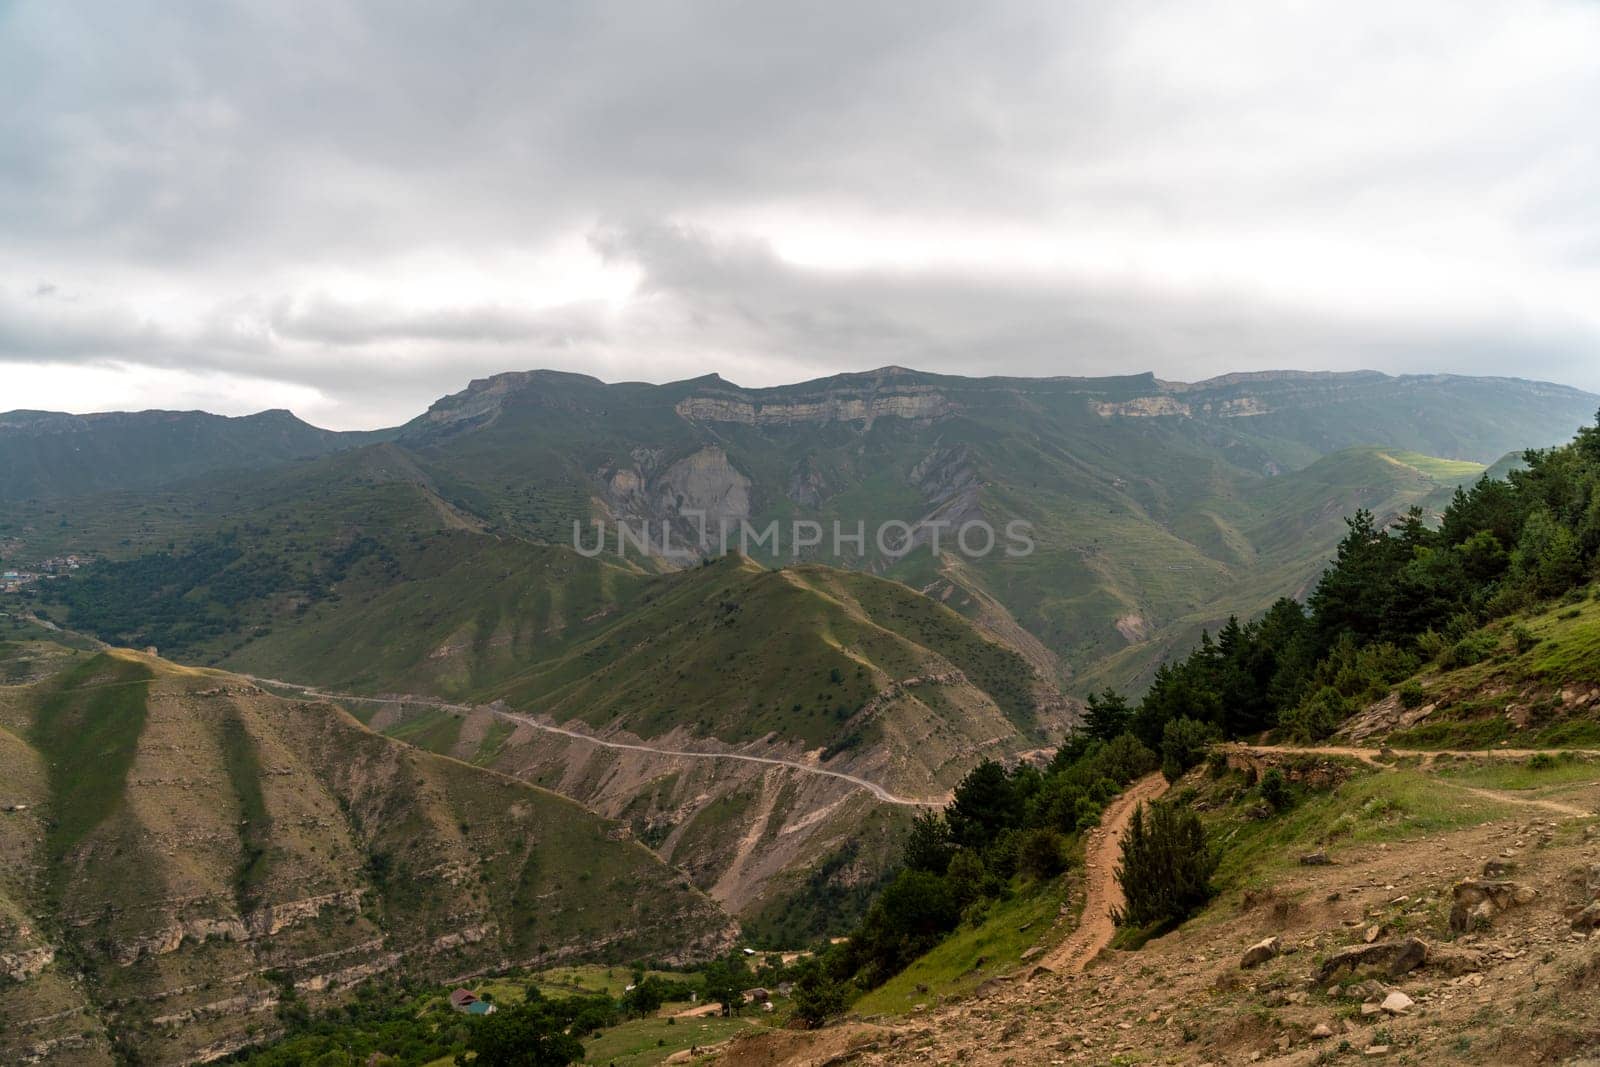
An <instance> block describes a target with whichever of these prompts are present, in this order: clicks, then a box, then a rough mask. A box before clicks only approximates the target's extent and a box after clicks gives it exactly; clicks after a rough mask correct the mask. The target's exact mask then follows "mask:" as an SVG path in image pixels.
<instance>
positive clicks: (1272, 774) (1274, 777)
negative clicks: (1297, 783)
mask: <svg viewBox="0 0 1600 1067" xmlns="http://www.w3.org/2000/svg"><path fill="white" fill-rule="evenodd" d="M1260 790H1261V799H1262V800H1265V801H1266V802H1267V803H1268V804H1271V805H1272V810H1274V811H1282V810H1283V809H1284V808H1287V807H1288V806H1289V803H1290V800H1291V799H1292V798H1291V797H1290V796H1289V782H1288V780H1287V779H1285V778H1284V777H1283V772H1282V771H1280V770H1278V768H1276V767H1273V768H1272V769H1270V770H1269V771H1267V773H1266V774H1263V775H1262V776H1261V786H1260Z"/></svg>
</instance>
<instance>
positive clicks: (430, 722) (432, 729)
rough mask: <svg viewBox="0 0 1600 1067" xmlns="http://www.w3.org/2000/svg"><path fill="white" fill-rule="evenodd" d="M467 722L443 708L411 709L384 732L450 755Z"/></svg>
mask: <svg viewBox="0 0 1600 1067" xmlns="http://www.w3.org/2000/svg"><path fill="white" fill-rule="evenodd" d="M464 721H465V720H464V719H463V718H462V717H461V716H460V715H457V714H456V713H454V712H450V711H444V710H442V709H440V708H408V709H406V712H405V715H404V716H403V717H402V718H401V719H400V721H399V722H396V723H394V724H393V725H392V726H390V727H389V728H388V729H387V730H385V731H384V734H385V735H386V736H388V737H392V738H394V739H395V740H396V741H405V742H407V743H408V744H413V745H416V746H417V747H418V748H425V749H427V750H428V751H429V752H438V753H440V754H442V755H449V754H450V752H451V751H452V750H453V749H454V748H455V747H456V741H457V739H459V738H460V736H461V725H462V723H463V722H464Z"/></svg>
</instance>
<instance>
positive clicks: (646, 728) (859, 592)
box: [230, 545, 1072, 929]
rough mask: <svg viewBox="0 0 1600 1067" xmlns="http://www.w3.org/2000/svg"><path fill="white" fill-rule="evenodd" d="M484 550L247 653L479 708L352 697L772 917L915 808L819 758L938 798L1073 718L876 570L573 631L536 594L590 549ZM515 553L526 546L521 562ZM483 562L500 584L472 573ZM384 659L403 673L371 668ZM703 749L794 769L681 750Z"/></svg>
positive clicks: (698, 596) (660, 603)
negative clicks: (628, 832)
mask: <svg viewBox="0 0 1600 1067" xmlns="http://www.w3.org/2000/svg"><path fill="white" fill-rule="evenodd" d="M491 558H492V559H493V560H494V561H495V562H494V563H493V564H492V565H491V564H490V563H489V562H488V561H486V560H484V559H477V558H474V559H469V560H466V561H463V562H462V563H461V564H460V566H458V567H457V568H451V569H447V570H445V571H444V572H442V573H440V574H439V575H437V576H434V577H432V578H428V579H425V580H421V581H419V582H417V583H413V584H408V585H405V586H402V587H398V588H396V589H392V590H382V589H379V590H376V591H374V593H373V595H372V596H371V597H370V599H366V600H361V599H359V598H357V597H355V596H347V597H344V598H342V599H341V600H340V601H339V602H338V603H337V604H327V605H320V606H319V607H318V608H316V609H314V610H313V611H312V612H309V613H308V615H307V620H306V623H305V625H304V626H303V627H302V628H300V629H298V630H296V631H294V632H293V633H291V634H287V635H285V636H283V637H282V638H268V639H265V640H262V641H259V642H256V643H254V644H253V645H251V646H249V647H247V648H246V650H244V652H242V653H241V654H240V655H238V656H236V657H235V658H234V659H232V660H230V664H231V665H232V666H234V667H235V668H236V669H240V670H245V671H249V672H251V673H255V674H261V675H265V676H267V677H278V678H281V677H283V676H284V675H285V674H287V673H290V672H296V671H297V672H298V677H297V678H296V679H295V680H306V681H311V682H315V683H317V684H318V685H321V686H324V687H326V688H328V689H330V690H335V691H342V692H357V693H369V694H374V693H388V694H396V693H400V694H406V693H410V694H438V695H444V696H446V697H448V698H449V699H451V700H454V701H459V702H461V703H463V704H465V705H470V706H472V707H473V708H475V709H476V710H473V711H471V712H470V713H467V714H463V713H462V711H460V710H446V709H441V708H438V707H434V706H429V705H427V704H424V703H422V702H420V701H414V702H412V703H411V705H410V706H409V707H408V706H407V705H406V703H404V702H400V703H396V704H389V705H373V704H361V703H353V704H352V705H351V706H352V707H353V708H356V709H357V710H358V713H360V714H362V715H364V716H368V717H369V721H370V723H371V724H372V725H373V726H374V727H375V728H377V729H380V730H383V731H385V732H388V733H391V734H393V735H395V736H400V737H404V738H405V739H407V740H410V741H412V742H414V743H416V744H421V745H425V746H427V747H429V748H432V749H434V750H435V751H439V752H446V753H449V754H452V755H454V756H456V757H458V758H461V759H464V760H469V761H473V762H477V763H480V764H483V765H486V766H490V767H494V768H496V769H498V770H503V771H506V772H508V773H512V774H515V775H517V776H518V777H521V778H525V779H528V780H531V781H535V782H537V783H539V784H541V785H544V786H547V787H549V788H552V789H555V790H557V791H559V792H561V793H563V794H565V795H567V796H571V797H574V798H576V799H578V800H580V801H582V802H583V803H585V804H587V805H589V806H591V807H593V808H595V809H596V810H598V811H600V812H602V813H604V814H606V815H608V816H611V817H613V818H618V819H624V820H627V821H629V822H630V823H631V824H632V826H633V827H634V830H635V832H636V833H637V834H638V836H639V837H640V838H641V839H643V840H646V841H649V842H650V843H652V845H654V847H656V848H657V849H658V850H659V851H660V852H661V854H662V855H663V856H664V857H665V858H667V859H669V860H671V861H672V862H674V863H677V864H680V865H682V866H683V867H684V868H685V869H686V870H689V871H690V872H691V873H692V875H693V877H694V878H695V881H696V883H697V884H698V885H699V886H701V887H702V888H704V889H706V890H707V891H708V892H710V893H711V894H712V895H713V896H714V897H716V898H717V899H718V900H719V901H721V902H723V903H724V904H725V905H726V906H728V907H729V908H730V909H732V910H733V911H735V912H736V913H738V914H740V915H741V916H744V917H746V918H750V919H752V921H754V922H755V923H756V925H757V926H758V927H759V926H760V925H761V918H760V917H761V916H768V917H772V916H775V915H777V913H779V912H781V911H783V910H784V908H785V907H786V906H787V905H786V904H785V903H784V902H785V901H786V900H788V899H789V898H790V897H791V896H792V895H793V894H794V893H796V892H799V891H800V890H802V889H804V890H805V894H804V895H806V896H807V897H808V898H810V897H812V896H813V895H814V893H815V891H816V890H818V889H819V888H820V889H821V890H822V891H823V896H824V897H826V896H827V895H828V894H829V893H832V894H835V895H837V894H844V895H846V896H852V897H859V896H860V895H861V892H862V890H863V887H866V886H870V885H871V884H872V883H873V882H874V881H875V880H876V879H877V878H878V877H879V876H880V875H881V873H882V872H883V870H884V869H885V867H886V865H887V861H888V857H889V856H890V855H891V854H892V853H893V851H894V848H895V847H896V843H897V835H898V833H899V830H900V829H901V828H902V827H903V825H904V824H905V822H906V821H907V819H908V817H909V814H910V811H911V810H912V809H911V808H910V807H908V806H906V805H896V804H892V803H891V804H885V803H884V801H883V799H882V798H881V797H880V796H877V795H875V794H874V793H872V792H871V791H870V790H864V789H862V788H861V787H859V786H857V785H855V784H852V783H851V782H850V781H849V780H848V779H846V778H841V777H834V776H830V775H821V774H815V773H807V771H806V770H805V769H804V768H808V767H817V768H821V769H827V770H830V771H834V772H838V773H839V774H847V775H852V776H855V777H858V778H863V779H865V780H867V781H870V782H872V783H875V784H877V785H879V786H881V787H883V788H884V789H885V790H888V791H892V792H893V793H894V794H896V795H900V796H904V797H908V798H933V799H938V798H942V797H943V796H944V794H946V793H947V792H948V790H949V789H950V787H952V786H953V785H954V784H955V783H956V782H957V781H958V780H959V779H960V778H961V776H962V775H963V774H965V773H966V771H967V770H969V769H970V768H971V767H972V766H973V765H974V764H975V763H977V762H978V761H979V760H980V759H982V758H983V757H985V756H994V757H1006V756H1010V755H1014V754H1016V753H1018V752H1021V751H1024V750H1028V749H1035V748H1040V747H1044V746H1046V745H1048V744H1049V743H1050V742H1051V741H1052V740H1054V739H1057V738H1059V737H1060V736H1061V734H1062V733H1063V731H1064V730H1065V728H1066V726H1067V724H1068V722H1069V721H1070V717H1071V714H1072V712H1071V710H1070V708H1069V706H1068V704H1067V703H1066V702H1065V701H1064V700H1063V699H1062V698H1061V697H1060V695H1059V694H1058V693H1057V692H1056V691H1055V689H1054V687H1053V686H1052V685H1051V683H1050V681H1049V679H1047V678H1045V677H1043V676H1042V675H1040V674H1039V673H1038V672H1037V671H1036V670H1035V669H1034V668H1033V667H1032V666H1031V665H1030V664H1029V663H1028V662H1027V661H1026V660H1025V659H1024V658H1023V657H1021V656H1020V655H1018V654H1017V653H1016V652H1014V651H1012V650H1010V649H1008V648H1006V647H1004V646H1002V645H1000V644H997V643H996V642H994V641H992V640H990V639H989V638H987V637H986V636H984V635H983V634H982V633H981V632H980V631H978V630H976V629H975V628H973V627H972V626H971V624H970V623H968V622H967V621H966V620H965V619H963V618H962V617H961V616H960V615H958V614H956V613H955V612H953V611H950V610H949V609H947V608H944V607H942V606H940V605H938V604H936V603H934V602H933V601H931V600H929V599H928V598H926V597H923V596H921V595H919V594H917V593H915V592H913V591H911V590H909V589H907V588H906V587H904V586H902V585H900V584H898V583H895V582H891V581H886V580H884V579H880V578H874V577H872V576H870V575H866V574H862V573H859V572H852V571H842V570H837V569H833V568H828V567H822V566H817V565H806V566H798V567H790V568H786V569H784V570H780V571H775V570H768V569H766V568H763V567H761V566H758V565H757V564H755V563H754V562H752V561H750V560H748V559H742V558H737V557H727V558H724V559H722V560H719V561H716V562H713V563H710V564H708V565H705V566H699V567H694V568H691V569H689V570H687V571H683V572H680V573H677V574H672V575H667V576H662V577H658V578H655V579H650V580H648V581H647V582H642V584H638V585H637V587H636V588H634V589H632V591H631V592H630V593H629V594H628V595H629V596H630V597H631V600H630V606H629V609H628V610H626V611H621V612H617V613H605V612H602V613H600V614H599V616H598V617H587V618H585V617H584V616H583V610H584V608H583V606H582V604H583V603H587V602H577V603H575V602H573V601H572V600H569V601H568V605H569V608H568V610H566V611H563V612H557V614H561V615H563V617H564V618H565V619H567V620H568V624H567V625H565V626H556V625H554V624H548V623H549V620H550V619H551V618H552V615H551V612H552V611H553V610H554V609H553V608H552V607H551V605H550V604H549V603H547V602H545V601H542V600H541V599H540V597H541V596H543V595H544V591H545V590H546V589H548V588H549V585H548V575H549V573H550V572H549V569H548V568H553V567H555V566H557V565H558V564H559V563H560V562H561V561H562V560H569V559H571V560H575V559H576V557H575V556H573V555H572V554H571V553H564V554H563V553H556V552H555V550H548V549H546V550H536V549H534V548H531V547H529V546H521V547H517V546H512V545H507V546H505V547H504V548H503V549H502V550H501V551H499V552H497V553H496V554H494V555H493V556H492V557H491ZM512 558H522V559H524V560H525V561H526V562H525V564H524V565H523V566H521V567H518V568H513V569H505V568H504V567H503V566H502V565H503V564H504V563H505V562H506V561H508V560H510V559H512ZM579 562H581V563H584V564H586V565H589V566H595V564H593V563H592V562H591V561H579ZM489 574H493V575H494V576H496V577H497V578H498V580H492V581H491V580H471V576H472V575H477V576H478V577H479V578H480V579H482V578H486V577H487V576H488V575H489ZM615 580H617V581H623V580H627V581H633V582H636V583H639V582H641V581H642V580H640V579H637V578H627V579H623V578H621V577H618V578H616V579H615ZM570 586H571V583H567V584H566V585H564V586H563V587H564V588H566V587H570ZM451 592H453V595H449V594H450V593H451ZM541 622H544V623H547V625H541ZM396 647H398V651H396V650H395V649H396ZM383 666H390V667H392V668H393V669H394V672H395V673H393V674H392V675H391V676H389V677H383V676H382V675H381V674H378V673H375V672H376V671H377V669H378V668H381V667H383ZM508 713H509V714H508ZM513 716H523V717H526V718H529V719H533V720H536V721H538V722H541V723H547V724H560V725H562V726H563V727H564V728H566V729H568V730H570V731H571V733H553V732H550V731H548V730H538V729H535V728H534V727H532V726H530V725H526V724H525V723H521V722H519V721H517V719H516V718H514V717H513ZM574 734H575V735H577V736H573V735H574ZM588 736H593V737H596V738H601V739H604V740H605V741H607V742H610V743H613V745H615V744H616V743H623V744H626V745H629V746H633V747H627V748H620V747H606V746H603V745H599V744H595V743H593V742H591V741H589V740H586V739H585V738H586V737H588ZM700 751H703V752H736V753H741V754H744V755H754V756H760V757H762V758H765V759H775V760H782V761H786V762H782V763H755V762H750V761H747V760H716V759H704V758H697V757H694V756H689V755H683V754H681V753H686V752H700ZM674 753H678V754H674ZM811 903H812V904H813V905H815V904H816V900H814V899H813V900H812V901H811ZM850 918H851V910H850V908H848V907H845V908H842V909H840V910H839V911H838V913H837V914H833V915H823V914H819V915H818V916H816V921H817V922H818V923H820V924H821V926H819V929H821V928H826V929H836V928H839V927H842V926H843V925H845V924H847V923H848V922H849V920H850ZM808 921H809V920H808Z"/></svg>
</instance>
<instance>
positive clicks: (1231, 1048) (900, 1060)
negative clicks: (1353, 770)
mask: <svg viewBox="0 0 1600 1067" xmlns="http://www.w3.org/2000/svg"><path fill="white" fill-rule="evenodd" d="M1379 773H1383V772H1379ZM1597 777H1600V776H1597ZM1439 786H1440V788H1441V789H1444V788H1456V789H1459V788H1461V787H1460V786H1458V785H1455V784H1453V783H1449V782H1447V781H1444V780H1441V781H1440V782H1439ZM1471 796H1473V797H1474V798H1475V799H1478V800H1491V801H1492V802H1493V803H1492V807H1491V809H1490V814H1492V815H1494V816H1495V817H1493V818H1492V819H1491V820H1490V821H1487V822H1483V823H1480V824H1478V825H1473V826H1469V827H1467V828H1464V829H1456V830H1449V831H1445V832H1440V833H1436V834H1429V835H1427V836H1425V837H1422V838H1417V839H1411V840H1405V841H1396V842H1394V843H1362V844H1345V845H1344V846H1343V847H1338V846H1334V847H1331V848H1329V849H1328V851H1327V852H1326V853H1322V854H1308V855H1307V856H1306V857H1305V858H1306V859H1307V860H1308V861H1309V862H1307V863H1304V864H1301V863H1298V862H1291V863H1290V864H1289V865H1284V866H1279V867H1278V868H1277V870H1278V871H1279V872H1281V873H1280V875H1279V876H1276V877H1274V878H1273V879H1272V880H1271V881H1270V884H1264V885H1262V884H1257V885H1254V886H1250V887H1248V888H1239V889H1237V890H1234V891H1231V892H1226V893H1224V894H1223V895H1222V896H1221V897H1219V898H1218V899H1217V900H1216V901H1215V902H1214V903H1213V905H1212V906H1211V907H1210V908H1209V909H1208V910H1207V911H1206V912H1205V913H1204V914H1203V915H1201V916H1199V917H1197V918H1195V919H1193V920H1191V921H1190V922H1189V923H1187V924H1186V925H1185V926H1183V927H1182V928H1180V929H1179V930H1178V931H1176V932H1174V933H1171V934H1169V935H1167V936H1165V937H1162V938H1159V939H1156V940H1153V941H1151V942H1149V943H1148V944H1147V945H1145V946H1144V948H1143V949H1142V950H1140V951H1137V952H1123V951H1117V950H1114V949H1111V950H1107V951H1106V952H1104V953H1102V954H1101V955H1100V956H1099V957H1098V958H1097V959H1096V960H1095V961H1094V962H1093V964H1092V965H1091V966H1090V967H1089V968H1088V969H1087V970H1085V971H1084V972H1082V973H1078V974H1071V973H1055V972H1053V971H1051V970H1049V969H1046V968H1043V967H1035V968H1032V969H1029V970H1024V971H1023V972H1021V973H1018V974H1017V975H1015V976H1013V977H1012V978H1011V979H1010V980H1004V981H994V982H990V983H987V984H986V985H985V986H984V987H980V989H979V990H978V992H977V993H976V994H975V995H973V996H971V997H967V998H965V999H960V1000H956V1001H952V1002H947V1003H936V1002H934V1003H929V1004H927V1005H926V1006H922V1007H920V1008H919V1009H918V1010H914V1011H913V1012H912V1013H911V1014H910V1015H908V1016H906V1017H903V1018H889V1019H878V1020H854V1021H850V1022H847V1023H844V1024H841V1025H840V1026H836V1027H832V1028H830V1029H827V1030H824V1031H820V1032H817V1033H813V1034H795V1033H786V1032H768V1033H765V1034H760V1035H754V1036H752V1037H751V1038H750V1039H747V1040H744V1041H741V1042H738V1043H736V1044H734V1045H733V1046H730V1047H729V1048H728V1049H726V1050H725V1051H724V1052H723V1054H722V1057H721V1059H722V1061H723V1062H726V1063H730V1064H763V1065H768V1064H770V1065H778V1064H785V1065H802V1064H809V1065H820V1064H843V1063H859V1064H864V1065H866V1064H872V1065H878V1064H912V1063H936V1064H946V1063H961V1064H971V1065H984V1064H995V1065H1000V1064H1008V1065H1009V1064H1135V1063H1150V1064H1207V1063H1209V1064H1217V1065H1222V1064H1241V1063H1268V1064H1284V1065H1288V1064H1312V1063H1342V1062H1351V1063H1354V1062H1375V1061H1380V1062H1396V1063H1413V1064H1432V1063H1444V1062H1449V1063H1478V1064H1505V1063H1511V1062H1517V1063H1525V1064H1537V1063H1572V1062H1581V1061H1582V1060H1583V1058H1584V1057H1585V1056H1587V1055H1593V1054H1595V1053H1596V1052H1597V1051H1600V998H1597V996H1596V993H1597V991H1600V940H1597V939H1596V937H1595V934H1594V929H1595V927H1596V925H1597V924H1600V904H1597V903H1596V901H1597V898H1600V820H1597V819H1596V818H1594V817H1592V816H1590V815H1588V814H1587V813H1588V812H1593V811H1595V810H1596V808H1597V807H1600V784H1596V783H1594V782H1589V783H1579V784H1576V785H1570V786H1566V787H1563V788H1561V789H1560V790H1558V791H1556V792H1555V793H1551V791H1548V790H1546V791H1543V792H1542V793H1541V795H1540V796H1539V797H1538V798H1537V799H1532V798H1530V797H1528V796H1526V795H1519V794H1518V793H1513V792H1509V791H1497V790H1485V789H1476V790H1473V791H1472V793H1471ZM1324 861H1325V862H1324ZM931 999H932V998H930V1000H931Z"/></svg>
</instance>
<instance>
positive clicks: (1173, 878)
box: [1115, 804, 1217, 926]
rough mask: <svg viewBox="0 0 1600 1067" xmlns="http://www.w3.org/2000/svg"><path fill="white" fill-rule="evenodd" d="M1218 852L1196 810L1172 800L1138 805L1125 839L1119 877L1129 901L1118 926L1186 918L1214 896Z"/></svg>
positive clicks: (1118, 867)
mask: <svg viewBox="0 0 1600 1067" xmlns="http://www.w3.org/2000/svg"><path fill="white" fill-rule="evenodd" d="M1216 869H1217V857H1216V855H1215V854H1214V853H1213V852H1212V851H1211V847H1210V846H1209V845H1208V844H1207V843H1206V832H1205V827H1204V826H1203V825H1202V824H1201V822H1200V816H1198V815H1196V814H1195V813H1194V812H1193V811H1189V810H1186V809H1179V808H1178V807H1176V806H1174V805H1172V804H1156V805H1154V806H1152V807H1150V808H1148V809H1147V808H1146V807H1145V806H1144V805H1143V804H1141V805H1139V807H1138V808H1136V809H1135V810H1134V813H1133V819H1132V821H1130V822H1129V823H1128V832H1127V833H1126V834H1125V835H1124V836H1123V839H1122V861H1121V862H1120V863H1118V864H1117V872H1116V875H1117V882H1118V883H1119V884H1120V885H1121V886H1122V892H1123V895H1124V896H1125V897H1126V898H1127V904H1126V905H1125V906H1124V907H1123V908H1122V910H1121V911H1119V912H1118V913H1117V914H1116V916H1115V919H1116V922H1117V924H1118V925H1119V926H1127V925H1132V926H1149V925H1152V924H1155V923H1167V922H1176V921H1178V920H1181V919H1185V918H1187V917H1188V916H1189V915H1191V914H1193V913H1194V912H1195V910H1196V909H1198V908H1199V907H1201V906H1202V905H1203V904H1205V902H1206V901H1207V900H1210V899H1211V875H1212V874H1213V873H1214V872H1215V871H1216Z"/></svg>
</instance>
